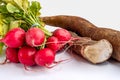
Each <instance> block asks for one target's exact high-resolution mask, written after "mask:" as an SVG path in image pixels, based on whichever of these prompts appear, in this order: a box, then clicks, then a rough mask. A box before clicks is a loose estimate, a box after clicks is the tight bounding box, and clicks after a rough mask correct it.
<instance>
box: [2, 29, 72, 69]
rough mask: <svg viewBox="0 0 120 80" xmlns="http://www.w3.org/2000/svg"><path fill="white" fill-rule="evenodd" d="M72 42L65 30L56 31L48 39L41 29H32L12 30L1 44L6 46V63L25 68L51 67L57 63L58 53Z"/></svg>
mask: <svg viewBox="0 0 120 80" xmlns="http://www.w3.org/2000/svg"><path fill="white" fill-rule="evenodd" d="M70 40H71V34H70V33H69V31H67V30H65V29H56V30H55V31H54V32H53V33H52V36H49V37H46V36H45V34H44V32H43V31H42V30H41V29H40V28H36V27H32V28H30V29H28V30H27V31H24V29H22V28H14V29H12V30H10V31H9V32H8V33H7V34H6V35H5V37H4V38H3V39H1V40H0V42H3V43H4V44H5V45H6V47H7V48H6V61H9V62H13V63H21V64H23V65H25V66H33V65H39V66H43V67H49V66H50V65H52V64H53V63H54V62H55V55H56V53H57V51H59V50H60V49H62V48H63V47H64V46H65V45H66V43H67V42H69V41H70Z"/></svg>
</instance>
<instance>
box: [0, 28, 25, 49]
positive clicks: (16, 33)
mask: <svg viewBox="0 0 120 80" xmlns="http://www.w3.org/2000/svg"><path fill="white" fill-rule="evenodd" d="M0 41H1V42H3V43H4V44H5V45H6V46H8V47H11V48H18V47H20V46H22V45H23V43H24V41H25V31H24V30H23V29H21V28H14V29H12V30H10V31H9V32H8V33H7V34H6V35H5V37H4V38H3V39H1V40H0Z"/></svg>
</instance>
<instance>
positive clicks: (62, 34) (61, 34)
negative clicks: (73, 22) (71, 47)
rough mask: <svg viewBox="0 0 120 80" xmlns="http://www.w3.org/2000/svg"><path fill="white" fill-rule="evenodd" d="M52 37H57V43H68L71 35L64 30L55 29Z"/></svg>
mask: <svg viewBox="0 0 120 80" xmlns="http://www.w3.org/2000/svg"><path fill="white" fill-rule="evenodd" d="M53 36H55V37H57V38H58V39H59V41H69V40H70V39H71V34H70V33H69V31H67V30H66V29H62V28H61V29H56V30H55V31H54V32H53Z"/></svg>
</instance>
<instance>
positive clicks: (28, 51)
mask: <svg viewBox="0 0 120 80" xmlns="http://www.w3.org/2000/svg"><path fill="white" fill-rule="evenodd" d="M36 51H37V50H36V49H35V48H34V47H30V46H24V47H22V48H20V50H19V52H18V59H19V61H20V63H22V64H24V65H26V66H33V65H35V61H34V57H35V54H36Z"/></svg>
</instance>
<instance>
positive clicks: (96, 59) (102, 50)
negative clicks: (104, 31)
mask: <svg viewBox="0 0 120 80" xmlns="http://www.w3.org/2000/svg"><path fill="white" fill-rule="evenodd" d="M82 51H83V52H82V53H81V54H82V56H83V57H84V58H86V59H87V60H88V61H90V62H92V63H94V64H97V63H102V62H104V61H106V60H108V59H109V58H110V57H111V55H112V51H113V49H112V45H111V44H110V43H109V41H107V40H105V39H102V40H100V41H97V42H96V43H95V44H92V45H87V46H84V47H83V48H82Z"/></svg>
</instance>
